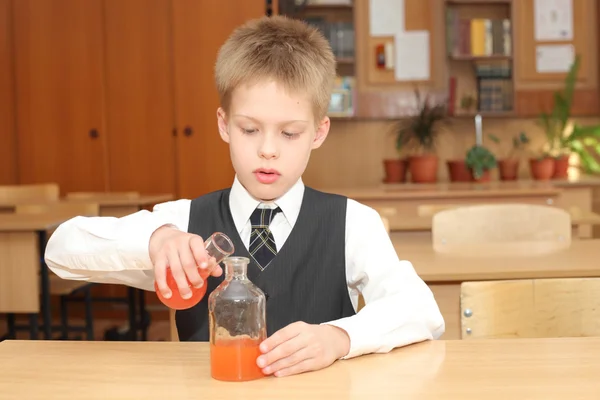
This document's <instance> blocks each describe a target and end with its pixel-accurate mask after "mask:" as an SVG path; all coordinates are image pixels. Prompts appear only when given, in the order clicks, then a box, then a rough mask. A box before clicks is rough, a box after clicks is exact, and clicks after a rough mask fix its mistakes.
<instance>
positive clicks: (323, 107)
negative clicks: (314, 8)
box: [215, 16, 336, 120]
mask: <svg viewBox="0 0 600 400" xmlns="http://www.w3.org/2000/svg"><path fill="white" fill-rule="evenodd" d="M335 77H336V70H335V57H334V56H333V52H332V51H331V47H330V45H329V42H328V41H327V39H325V37H323V35H322V34H321V33H320V32H319V31H318V30H317V29H316V28H314V27H312V26H310V25H308V24H306V23H305V22H303V21H300V20H295V19H291V18H287V17H284V16H273V17H263V18H259V19H255V20H251V21H248V22H246V23H245V24H244V25H242V26H240V27H239V28H237V29H236V30H234V32H233V33H232V34H231V36H230V37H229V38H228V39H227V41H226V42H225V44H223V46H222V47H221V49H220V50H219V53H218V56H217V62H216V65H215V79H216V84H217V90H218V92H219V97H220V100H221V106H222V107H223V108H224V109H225V110H226V111H227V110H228V108H229V105H230V102H231V93H232V92H233V90H234V89H235V88H236V87H238V86H239V85H241V84H253V83H256V82H258V81H260V80H271V79H272V80H275V82H277V83H278V84H280V85H282V86H283V87H284V89H285V90H286V91H288V92H289V93H307V94H308V95H309V96H311V98H312V103H313V110H314V113H315V118H316V119H317V120H320V119H321V118H323V117H324V116H325V115H326V113H327V108H328V106H329V100H330V97H331V91H332V88H333V83H334V80H335Z"/></svg>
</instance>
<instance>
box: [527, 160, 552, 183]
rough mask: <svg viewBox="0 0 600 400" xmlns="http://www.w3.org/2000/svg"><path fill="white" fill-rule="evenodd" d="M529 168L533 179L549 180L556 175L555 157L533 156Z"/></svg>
mask: <svg viewBox="0 0 600 400" xmlns="http://www.w3.org/2000/svg"><path fill="white" fill-rule="evenodd" d="M529 169H530V170H531V177H532V178H533V179H535V180H538V181H547V180H549V179H550V178H552V175H554V159H553V158H550V157H546V158H539V159H538V158H532V159H530V160H529Z"/></svg>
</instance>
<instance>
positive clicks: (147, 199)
mask: <svg viewBox="0 0 600 400" xmlns="http://www.w3.org/2000/svg"><path fill="white" fill-rule="evenodd" d="M170 200H173V195H172V194H153V195H141V196H139V197H127V196H118V195H117V196H111V195H106V196H98V197H89V198H85V199H83V198H82V199H69V200H65V201H72V202H77V201H80V202H81V201H82V202H86V203H97V204H98V205H99V206H100V216H108V217H123V216H125V215H129V214H133V213H135V212H137V211H139V210H141V209H142V208H144V207H148V206H153V205H155V204H158V203H163V202H165V201H170Z"/></svg>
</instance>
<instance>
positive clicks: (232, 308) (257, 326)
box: [208, 257, 267, 382]
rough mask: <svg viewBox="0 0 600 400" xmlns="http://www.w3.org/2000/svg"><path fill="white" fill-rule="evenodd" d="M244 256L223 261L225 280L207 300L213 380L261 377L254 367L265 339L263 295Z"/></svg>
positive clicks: (260, 373) (260, 371) (259, 370)
mask: <svg viewBox="0 0 600 400" xmlns="http://www.w3.org/2000/svg"><path fill="white" fill-rule="evenodd" d="M249 262H250V260H249V259H248V258H246V257H228V258H226V259H225V261H224V263H225V279H224V280H223V282H222V283H221V284H220V285H219V286H218V287H217V288H216V289H215V290H214V291H213V292H212V293H211V294H210V296H209V297H208V318H209V323H210V370H211V376H212V377H213V378H214V379H218V380H221V381H238V382H240V381H248V380H252V379H258V378H262V377H263V376H264V374H263V373H262V370H261V368H260V367H259V366H258V365H257V364H256V359H257V358H258V356H259V355H260V349H259V345H260V343H261V342H262V341H263V340H265V339H266V338H267V325H266V310H265V306H266V299H265V294H264V293H263V292H262V290H260V289H259V288H258V287H257V286H255V285H254V284H253V283H252V282H251V281H250V280H249V279H248V276H247V274H246V272H247V269H248V263H249Z"/></svg>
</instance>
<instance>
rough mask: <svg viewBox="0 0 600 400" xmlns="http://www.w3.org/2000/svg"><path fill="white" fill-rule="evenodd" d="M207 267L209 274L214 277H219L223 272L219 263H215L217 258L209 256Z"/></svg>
mask: <svg viewBox="0 0 600 400" xmlns="http://www.w3.org/2000/svg"><path fill="white" fill-rule="evenodd" d="M209 268H210V274H211V275H212V276H214V277H219V276H221V274H223V269H222V268H221V266H220V265H219V264H217V260H216V259H215V258H214V257H211V258H210V260H209Z"/></svg>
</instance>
